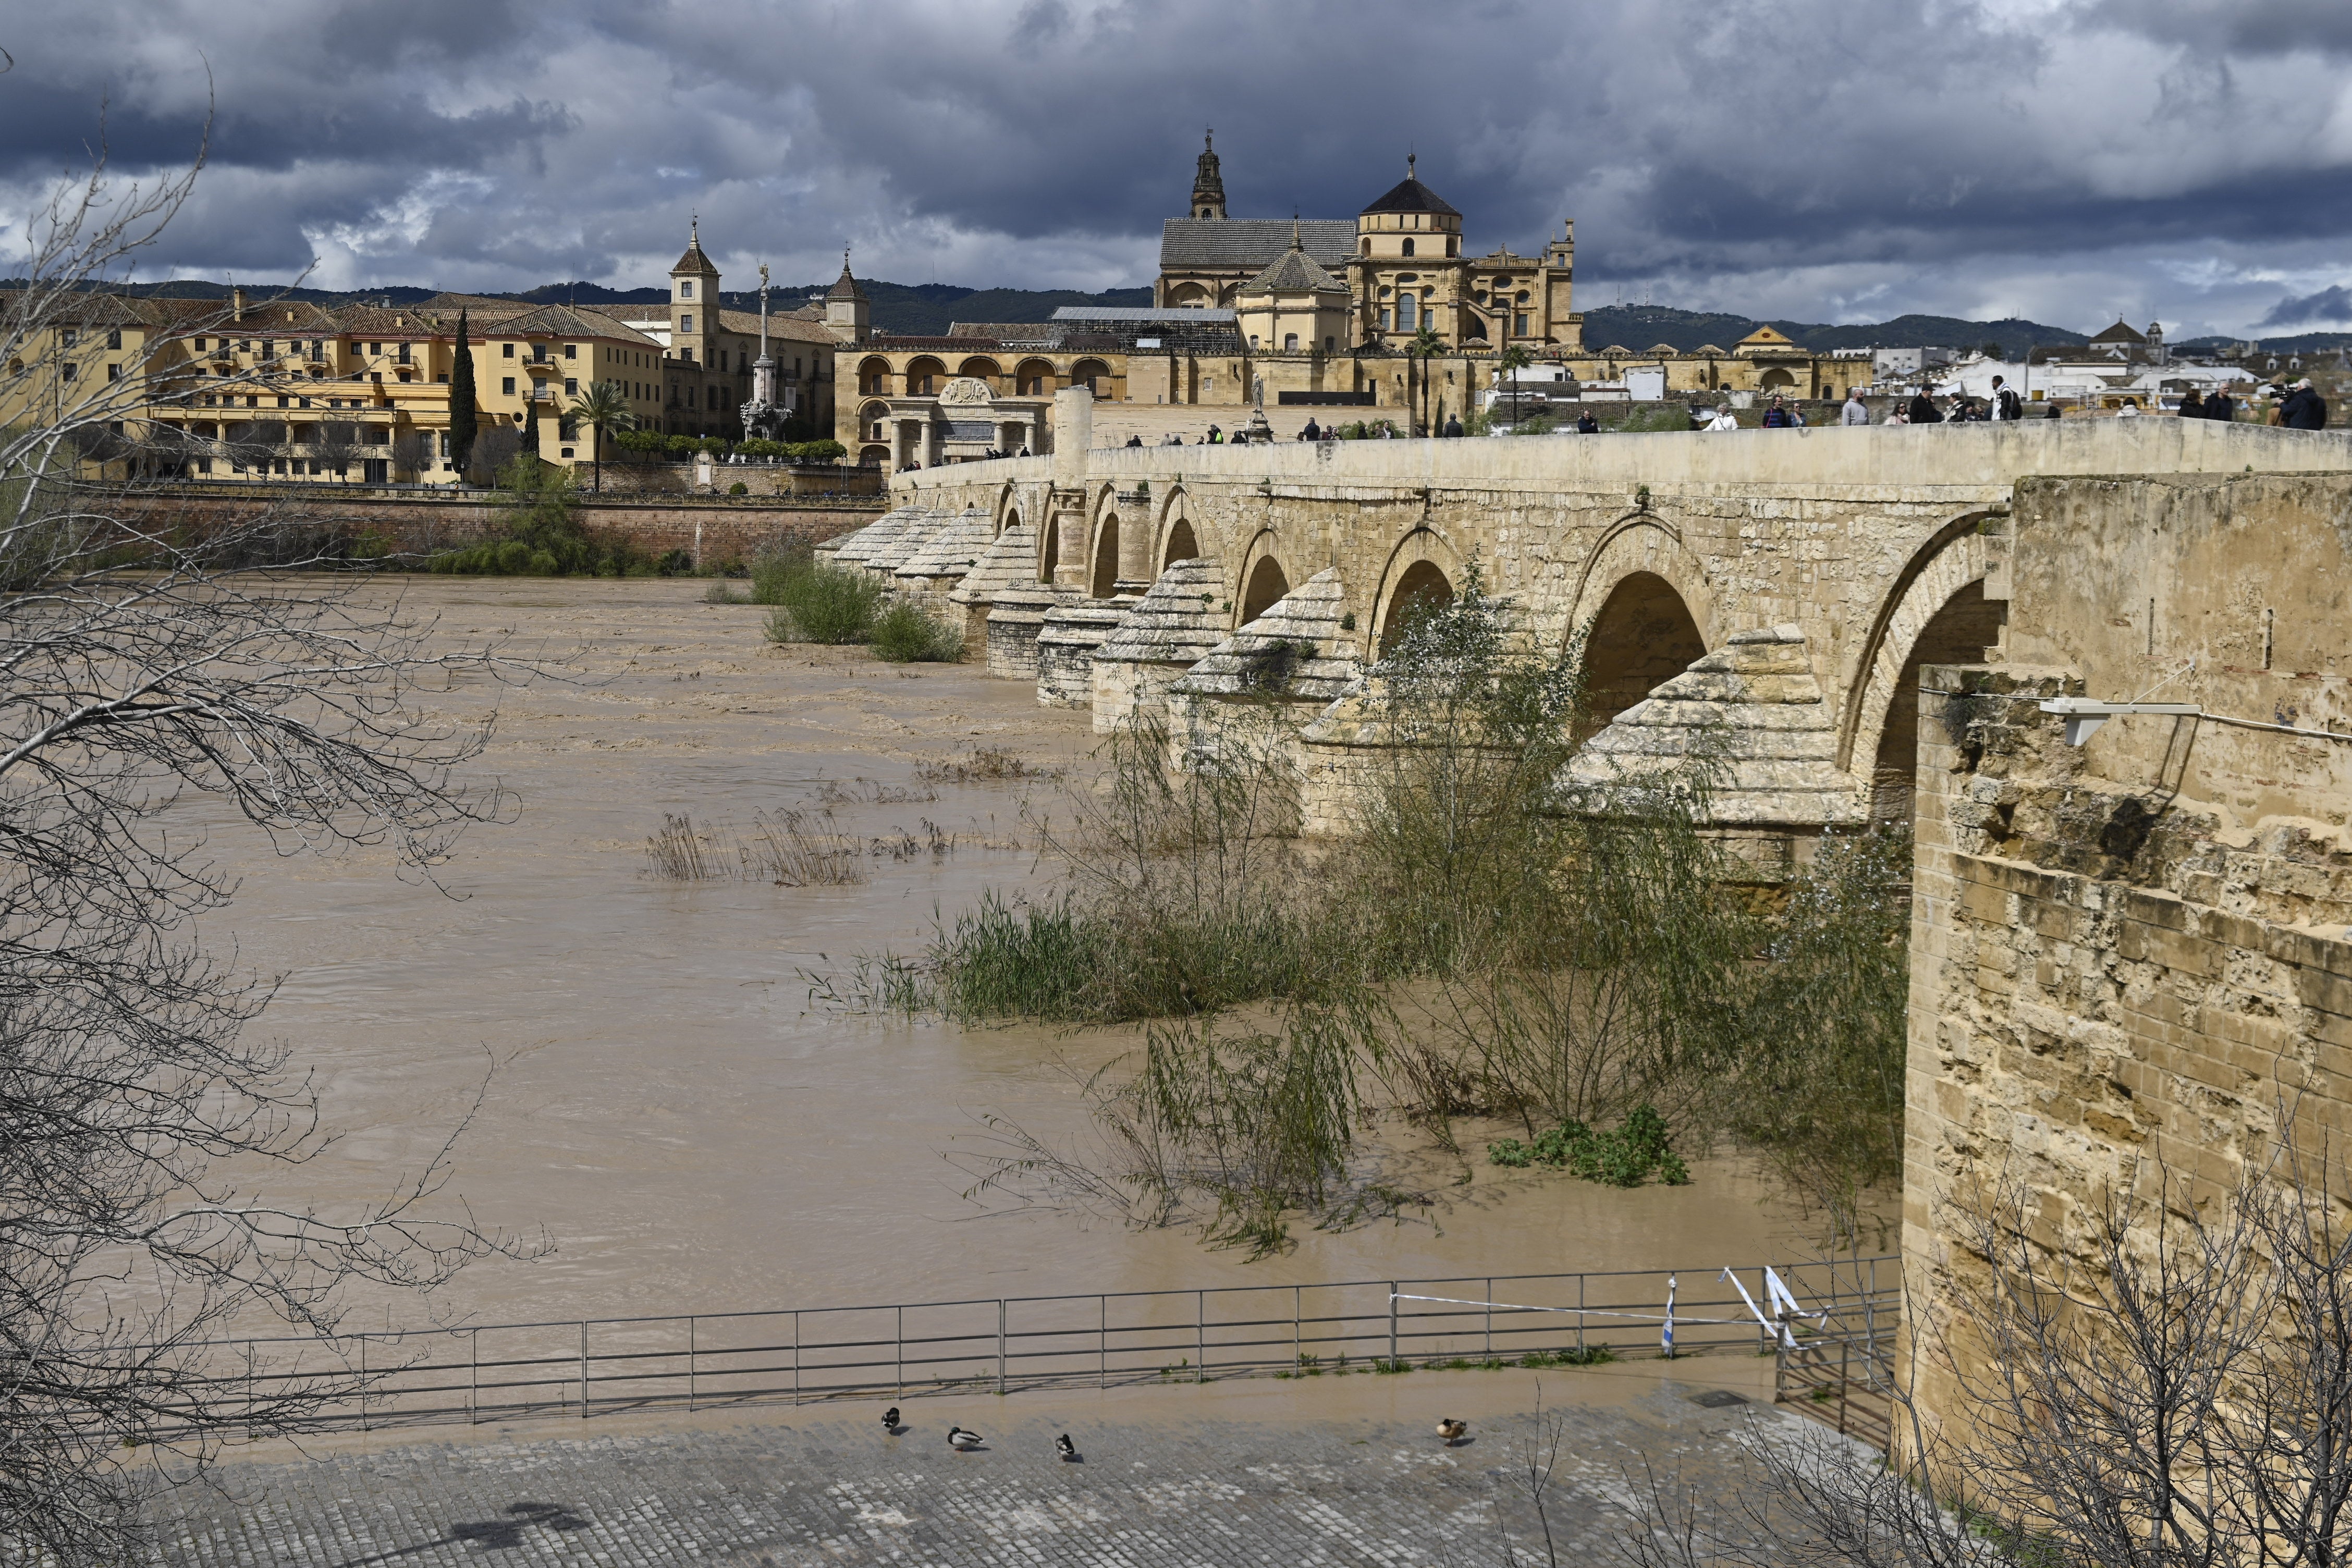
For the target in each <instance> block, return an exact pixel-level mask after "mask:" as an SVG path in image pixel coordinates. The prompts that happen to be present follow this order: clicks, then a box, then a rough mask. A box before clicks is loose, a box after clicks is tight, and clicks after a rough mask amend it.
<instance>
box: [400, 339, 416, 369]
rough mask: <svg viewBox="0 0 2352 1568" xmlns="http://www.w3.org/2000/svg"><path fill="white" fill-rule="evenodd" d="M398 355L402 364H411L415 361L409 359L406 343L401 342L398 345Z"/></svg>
mask: <svg viewBox="0 0 2352 1568" xmlns="http://www.w3.org/2000/svg"><path fill="white" fill-rule="evenodd" d="M399 357H400V363H403V364H413V363H415V361H413V360H411V359H410V358H409V357H408V345H407V344H406V343H403V344H401V345H400V356H399Z"/></svg>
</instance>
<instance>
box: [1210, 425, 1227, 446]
mask: <svg viewBox="0 0 2352 1568" xmlns="http://www.w3.org/2000/svg"><path fill="white" fill-rule="evenodd" d="M1224 439H1225V433H1224V432H1223V431H1222V430H1220V429H1218V428H1217V427H1216V426H1213V425H1212V426H1209V443H1208V444H1209V445H1210V446H1212V447H1218V446H1223V444H1224Z"/></svg>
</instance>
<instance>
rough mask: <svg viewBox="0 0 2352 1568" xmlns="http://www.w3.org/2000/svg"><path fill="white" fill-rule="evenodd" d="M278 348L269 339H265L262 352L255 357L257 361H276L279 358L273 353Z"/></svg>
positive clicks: (262, 342) (262, 341)
mask: <svg viewBox="0 0 2352 1568" xmlns="http://www.w3.org/2000/svg"><path fill="white" fill-rule="evenodd" d="M276 347H277V345H276V344H274V343H272V342H270V341H269V340H268V338H264V339H262V340H261V352H260V353H258V354H256V355H255V356H254V357H255V358H256V359H275V358H277V357H278V356H277V354H276V353H274V352H273V351H274V350H275V349H276Z"/></svg>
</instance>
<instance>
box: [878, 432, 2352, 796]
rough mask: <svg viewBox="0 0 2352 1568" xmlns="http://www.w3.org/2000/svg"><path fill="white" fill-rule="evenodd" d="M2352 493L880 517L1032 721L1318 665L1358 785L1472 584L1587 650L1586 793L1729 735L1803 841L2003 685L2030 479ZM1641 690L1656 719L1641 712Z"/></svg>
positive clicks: (1842, 491)
mask: <svg viewBox="0 0 2352 1568" xmlns="http://www.w3.org/2000/svg"><path fill="white" fill-rule="evenodd" d="M1061 396H1062V398H1063V400H1064V402H1065V404H1066V406H1064V407H1062V408H1058V409H1057V411H1056V418H1057V424H1056V428H1057V429H1059V430H1063V431H1066V432H1073V433H1082V432H1083V431H1084V430H1085V429H1086V428H1087V418H1088V409H1087V405H1086V403H1085V401H1084V400H1085V398H1086V395H1085V394H1084V393H1083V392H1074V393H1065V394H1062V395H1061ZM2347 468H2352V434H2347V433H2337V432H2304V431H2288V430H2281V429H2272V428H2267V427H2263V426H2250V425H2219V424H2210V423H2207V422H2204V421H2199V420H2179V419H2169V418H2137V419H2075V420H2028V421H2023V422H2021V423H2016V424H2006V425H1967V426H1871V427H1866V428H1826V429H1806V430H1794V431H1768V430H1753V431H1740V432H1737V433H1724V434H1705V433H1690V434H1680V433H1675V434H1654V435H1626V436H1602V437H1573V436H1570V437H1538V438H1519V439H1457V440H1402V441H1347V442H1327V443H1318V444H1303V443H1296V442H1294V443H1289V444H1275V445H1269V446H1248V447H1106V448H1094V449H1089V448H1087V447H1084V446H1083V445H1082V444H1081V442H1080V441H1076V440H1074V441H1072V442H1071V443H1069V444H1068V446H1067V447H1066V449H1063V450H1061V451H1058V452H1056V453H1055V454H1054V455H1051V456H1048V457H1044V458H1011V459H999V460H993V461H988V462H981V463H971V464H962V465H958V466H955V467H952V468H940V469H931V470H921V471H916V472H911V473H908V474H902V475H899V476H897V477H896V478H894V479H892V481H891V485H890V491H889V498H890V500H891V502H892V504H893V506H894V508H898V509H902V510H898V511H896V512H894V513H893V519H899V518H907V517H913V518H916V519H917V521H916V522H915V523H914V524H913V525H912V526H910V527H909V528H908V529H907V530H906V532H907V534H908V536H909V537H910V538H919V537H920V536H923V535H924V534H925V532H926V529H928V530H929V532H930V533H931V534H932V535H937V534H938V531H940V529H942V528H944V527H946V526H947V524H948V521H950V520H954V519H961V520H962V524H961V526H962V527H963V528H964V529H965V531H967V533H968V534H969V535H970V537H971V540H972V541H974V542H973V543H972V545H971V549H970V550H969V551H967V552H966V553H965V556H964V558H963V560H962V561H961V563H954V562H951V563H950V565H949V566H948V567H947V568H946V571H945V574H942V572H941V568H940V564H939V561H938V560H937V559H936V557H938V555H939V552H936V551H935V552H933V554H934V557H935V559H934V560H932V561H931V562H930V563H928V564H927V565H926V567H925V570H926V571H928V572H929V573H930V574H931V575H929V576H927V577H923V578H921V579H920V582H919V584H917V585H919V586H923V587H927V588H929V589H931V590H934V591H935V592H937V593H938V594H939V595H940V596H941V603H940V608H942V609H943V610H944V609H947V608H949V603H948V601H949V600H950V599H951V600H952V601H953V603H954V604H957V605H961V608H962V610H963V612H964V614H965V615H966V616H968V621H967V624H968V626H969V627H970V630H971V633H972V634H973V635H975V636H978V635H985V636H986V637H987V638H988V640H989V643H990V661H991V665H992V668H995V669H997V670H999V672H1001V673H1005V674H1009V675H1013V676H1016V677H1021V678H1029V677H1032V676H1033V675H1034V676H1036V677H1038V678H1040V679H1041V695H1043V696H1044V697H1045V700H1062V701H1068V702H1072V703H1090V704H1091V706H1092V707H1093V708H1094V710H1095V719H1096V726H1097V729H1108V728H1110V727H1111V726H1112V725H1114V724H1116V723H1118V722H1119V721H1123V720H1124V719H1126V718H1127V717H1129V715H1131V714H1133V713H1134V712H1136V711H1138V710H1142V709H1148V708H1151V707H1154V706H1159V705H1171V704H1172V711H1173V712H1174V713H1175V715H1176V716H1177V718H1178V719H1179V720H1180V721H1182V720H1183V719H1184V718H1185V716H1186V715H1187V713H1188V712H1197V710H1200V709H1201V708H1202V707H1203V706H1210V705H1213V700H1215V699H1216V698H1217V697H1218V696H1219V695H1221V694H1229V693H1230V691H1231V690H1232V689H1233V683H1232V682H1231V681H1230V680H1225V681H1223V682H1222V683H1221V681H1220V679H1218V678H1216V676H1215V673H1214V672H1215V671H1217V670H1218V669H1221V668H1225V667H1226V666H1225V664H1221V663H1220V661H1219V659H1218V658H1216V657H1213V656H1216V655H1218V654H1219V653H1220V652H1222V653H1223V654H1225V655H1232V654H1234V653H1235V652H1236V651H1240V652H1246V651H1248V650H1249V648H1250V647H1252V646H1253V639H1252V637H1251V634H1250V628H1251V627H1252V626H1253V625H1259V626H1260V630H1261V632H1271V633H1275V634H1282V635H1286V637H1288V638H1289V639H1290V640H1291V641H1292V642H1293V643H1294V644H1297V643H1298V642H1300V641H1302V640H1303V641H1306V642H1311V643H1312V644H1313V645H1314V647H1313V653H1314V655H1315V656H1316V657H1315V658H1311V659H1308V660H1306V661H1305V662H1304V665H1303V668H1304V669H1305V671H1306V673H1307V676H1308V677H1309V678H1310V679H1305V680H1302V681H1300V682H1298V683H1297V689H1296V690H1295V691H1294V696H1296V697H1297V700H1298V701H1299V703H1300V705H1301V716H1302V718H1303V719H1305V720H1307V721H1308V722H1307V731H1306V735H1305V744H1304V746H1303V754H1304V758H1305V761H1306V763H1307V771H1308V773H1310V775H1314V774H1318V773H1322V774H1328V775H1331V776H1333V777H1337V776H1339V775H1341V774H1344V773H1345V772H1346V766H1347V764H1346V762H1345V758H1344V753H1346V752H1348V750H1349V747H1350V746H1361V745H1362V744H1365V743H1369V742H1377V740H1378V725H1377V724H1376V723H1371V722H1368V721H1366V719H1365V715H1364V714H1363V713H1361V712H1360V711H1355V712H1352V713H1351V711H1350V709H1349V701H1348V700H1347V699H1346V697H1345V696H1344V695H1340V696H1337V697H1336V699H1335V694H1341V693H1344V691H1345V690H1346V689H1347V681H1348V678H1349V677H1350V676H1352V675H1354V674H1355V673H1358V672H1360V670H1361V669H1362V668H1364V666H1365V665H1366V664H1368V663H1369V662H1370V661H1371V660H1373V659H1376V658H1378V656H1379V653H1380V651H1381V648H1382V647H1383V645H1384V644H1385V643H1386V642H1387V641H1388V640H1389V639H1391V637H1393V636H1394V635H1395V631H1396V628H1397V627H1398V626H1399V625H1400V624H1401V622H1402V619H1403V618H1404V615H1405V612H1406V609H1407V607H1408V606H1409V605H1411V604H1412V603H1413V602H1414V600H1415V599H1416V598H1417V597H1419V596H1422V595H1429V594H1447V593H1451V592H1453V591H1454V589H1455V588H1456V587H1458V586H1459V584H1461V583H1462V582H1463V581H1464V578H1465V573H1466V572H1467V571H1468V570H1469V569H1470V566H1471V563H1473V562H1474V561H1475V562H1476V563H1477V566H1478V570H1479V572H1480V573H1481V574H1482V577H1483V579H1484V581H1485V583H1486V587H1487V590H1488V591H1489V592H1492V593H1496V594H1500V595H1506V596H1507V598H1508V599H1509V600H1510V602H1511V604H1512V605H1513V610H1514V615H1515V616H1516V620H1517V626H1518V627H1519V629H1520V631H1521V632H1522V634H1523V635H1524V636H1526V637H1528V638H1529V639H1531V640H1532V641H1533V642H1534V643H1536V644H1538V645H1539V646H1544V647H1559V646H1561V645H1562V644H1563V643H1564V642H1565V641H1566V639H1568V638H1570V637H1571V636H1574V635H1577V634H1579V633H1581V634H1582V635H1583V636H1584V637H1586V639H1587V641H1586V645H1585V648H1584V653H1583V658H1584V661H1585V668H1586V672H1587V678H1588V682H1589V686H1590V689H1591V692H1592V696H1593V701H1594V706H1595V710H1596V717H1597V718H1598V719H1600V720H1601V721H1612V720H1622V722H1620V723H1618V724H1617V725H1615V726H1614V728H1613V729H1612V731H1609V732H1608V733H1606V734H1604V735H1603V736H1601V738H1600V739H1599V740H1598V741H1596V742H1595V748H1596V750H1595V753H1594V754H1595V763H1594V765H1595V766H1596V767H1598V768H1601V770H1602V771H1604V772H1605V771H1606V768H1607V766H1608V765H1609V764H1610V763H1611V762H1612V759H1613V760H1614V761H1615V762H1618V763H1623V762H1628V761H1637V760H1638V759H1639V757H1640V756H1641V755H1643V754H1645V753H1650V754H1656V753H1671V752H1673V751H1674V750H1675V747H1676V746H1677V745H1678V744H1680V743H1682V742H1683V740H1684V739H1685V737H1684V736H1682V735H1680V734H1678V733H1677V731H1681V730H1686V729H1687V728H1688V727H1689V726H1690V725H1692V724H1695V723H1702V722H1704V723H1708V724H1712V725H1715V726H1717V728H1718V729H1719V730H1721V731H1724V732H1727V733H1729V734H1730V735H1731V736H1732V738H1733V743H1732V755H1733V758H1734V769H1733V772H1734V776H1733V778H1732V779H1731V780H1730V782H1729V784H1728V785H1727V788H1726V790H1725V792H1724V795H1723V797H1722V800H1723V805H1722V810H1723V812H1724V814H1725V820H1726V821H1727V822H1730V823H1738V824H1745V825H1747V826H1753V827H1755V828H1757V829H1758V830H1759V831H1760V832H1763V833H1766V834H1768V835H1769V834H1774V833H1783V832H1790V831H1793V832H1794V833H1795V834H1797V835H1799V836H1800V837H1801V836H1803V835H1806V834H1810V833H1815V832H1818V831H1819V830H1820V828H1821V827H1822V826H1824V825H1826V824H1830V823H1836V822H1845V821H1853V820H1855V819H1857V818H1858V817H1859V816H1861V815H1862V814H1864V812H1866V811H1868V810H1870V809H1872V806H1873V804H1874V797H1875V802H1876V805H1877V808H1878V809H1880V810H1882V811H1886V810H1899V809H1901V808H1902V807H1903V806H1904V805H1906V804H1907V802H1906V800H1905V798H1904V797H1905V795H1906V792H1907V789H1908V780H1909V777H1910V773H1911V768H1912V752H1913V743H1914V740H1913V738H1914V733H1915V731H1916V690H1915V689H1914V688H1916V681H1914V680H1912V679H1909V673H1908V672H1910V671H1911V670H1913V669H1915V668H1916V667H1917V666H1918V665H1920V664H1922V663H1955V662H1957V663H1974V662H1979V661H1981V660H1984V659H1987V658H1990V659H1993V660H1998V659H1999V658H2000V642H2001V628H2002V624H2003V620H2004V617H2005V605H2006V601H2007V597H2008V589H2007V584H2006V582H2005V575H2004V570H2003V566H2004V562H2005V558H2006V534H2005V531H2006V528H2007V524H2008V518H2009V512H2010V503H2011V497H2012V495H2013V493H2014V491H2015V489H2016V486H2017V484H2018V481H2019V480H2020V479H2021V478H2024V477H2027V476H2032V475H2070V476H2081V475H2117V476H2126V475H2131V476H2149V475H2156V476H2161V475H2167V474H2200V473H2202V474H2220V473H2239V472H2244V471H2259V472H2276V471H2308V470H2315V469H2347ZM890 521H892V520H888V519H886V520H885V522H884V524H882V525H879V526H880V527H881V528H882V529H885V530H887V528H888V526H889V524H890ZM1008 535H1009V537H1008ZM852 537H853V539H854V538H855V537H856V536H852ZM900 548H901V550H902V551H906V550H908V548H909V546H908V544H907V543H905V542H902V544H901V547H900ZM851 553H852V554H855V552H854V551H853V552H851ZM948 553H949V555H950V556H952V555H953V554H954V552H952V551H950V552H948ZM907 563H908V555H907V554H906V553H899V554H897V555H896V556H892V555H891V554H890V553H888V552H885V554H884V555H883V556H882V557H880V558H878V559H877V561H871V562H867V563H866V565H867V569H868V570H876V571H878V572H880V573H881V574H883V575H886V576H895V577H896V579H897V581H898V583H899V584H900V585H901V586H906V585H908V584H909V581H910V579H909V574H908V572H907V570H906V568H907ZM958 574H961V575H958ZM1155 584H1157V585H1158V586H1159V589H1160V592H1159V593H1158V594H1156V595H1152V596H1151V597H1149V598H1145V597H1142V596H1143V595H1147V594H1148V593H1150V590H1152V589H1153V588H1154V586H1155ZM1310 584H1312V591H1311V592H1310V591H1309V585H1310ZM959 585H961V592H959V593H950V590H951V589H955V588H957V587H958V586H959ZM1286 600H1287V601H1288V603H1285V601H1286ZM1262 618H1263V622H1262V624H1261V621H1262ZM1122 628H1124V632H1125V635H1124V636H1122V635H1121V633H1122ZM1008 634H1009V635H1008ZM1041 636H1042V640H1040V641H1037V642H1035V643H1034V644H1033V643H1032V642H1031V640H1030V639H1033V638H1040V637H1041ZM1264 640H1265V639H1264V637H1259V638H1257V639H1256V641H1257V642H1259V643H1261V644H1262V643H1263V641H1264ZM1204 658H1206V659H1207V661H1208V662H1207V663H1206V664H1205V665H1204V664H1202V660H1203V659H1204ZM1040 660H1042V663H1043V668H1040ZM1074 661H1075V662H1074ZM1089 661H1090V662H1091V665H1092V679H1091V682H1089V680H1088V679H1087V663H1088V662H1089ZM1229 662H1230V660H1228V661H1227V663H1229ZM1694 666H1696V667H1697V668H1694ZM1196 667H1198V670H1197V671H1196ZM1057 669H1058V670H1059V674H1058V675H1057V673H1056V671H1057ZM1073 670H1075V672H1076V673H1075V674H1073V673H1072V671H1073ZM1188 675H1189V676H1191V677H1192V679H1190V680H1187V679H1186V677H1187V676H1188ZM1317 678H1319V679H1317ZM1668 681H1675V682H1676V684H1675V686H1674V687H1673V688H1670V689H1666V690H1664V691H1660V690H1659V689H1660V688H1661V687H1662V686H1663V685H1664V683H1666V682H1668ZM1653 692H1657V694H1658V695H1659V697H1660V698H1661V699H1662V700H1660V701H1656V702H1651V703H1648V704H1646V705H1644V706H1643V710H1642V711H1640V712H1629V710H1633V709H1634V708H1635V707H1636V705H1637V704H1641V703H1642V700H1643V698H1644V697H1645V696H1648V695H1650V694H1651V693H1653ZM1357 706H1358V708H1360V706H1361V705H1360V703H1359V704H1358V705H1357ZM1318 747H1319V748H1320V751H1319V752H1318ZM1318 755H1319V756H1321V757H1323V758H1324V761H1323V762H1322V763H1318V762H1317V761H1316V758H1317V757H1318ZM1312 783H1313V780H1312V778H1311V777H1310V784H1312ZM1310 793H1312V791H1311V790H1310ZM1342 793H1344V792H1342ZM1334 798H1336V797H1334ZM1326 805H1327V807H1328V809H1327V810H1325V811H1323V812H1322V814H1321V816H1319V817H1318V814H1317V812H1316V811H1315V810H1314V809H1312V808H1310V817H1311V818H1316V819H1317V820H1320V821H1322V823H1323V826H1327V827H1331V826H1334V824H1335V822H1336V817H1337V816H1338V815H1339V807H1338V806H1337V805H1331V803H1330V802H1329V801H1327V802H1326Z"/></svg>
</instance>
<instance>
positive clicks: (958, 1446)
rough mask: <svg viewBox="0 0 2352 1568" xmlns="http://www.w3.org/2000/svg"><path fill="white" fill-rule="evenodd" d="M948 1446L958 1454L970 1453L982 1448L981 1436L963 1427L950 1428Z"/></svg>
mask: <svg viewBox="0 0 2352 1568" xmlns="http://www.w3.org/2000/svg"><path fill="white" fill-rule="evenodd" d="M948 1446H949V1447H951V1448H953V1449H955V1450H956V1451H957V1452H958V1453H969V1452H970V1451H971V1450H972V1449H974V1448H977V1447H980V1434H979V1433H977V1432H967V1431H965V1430H964V1429H963V1428H962V1427H961V1426H950V1427H949V1428H948Z"/></svg>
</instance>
